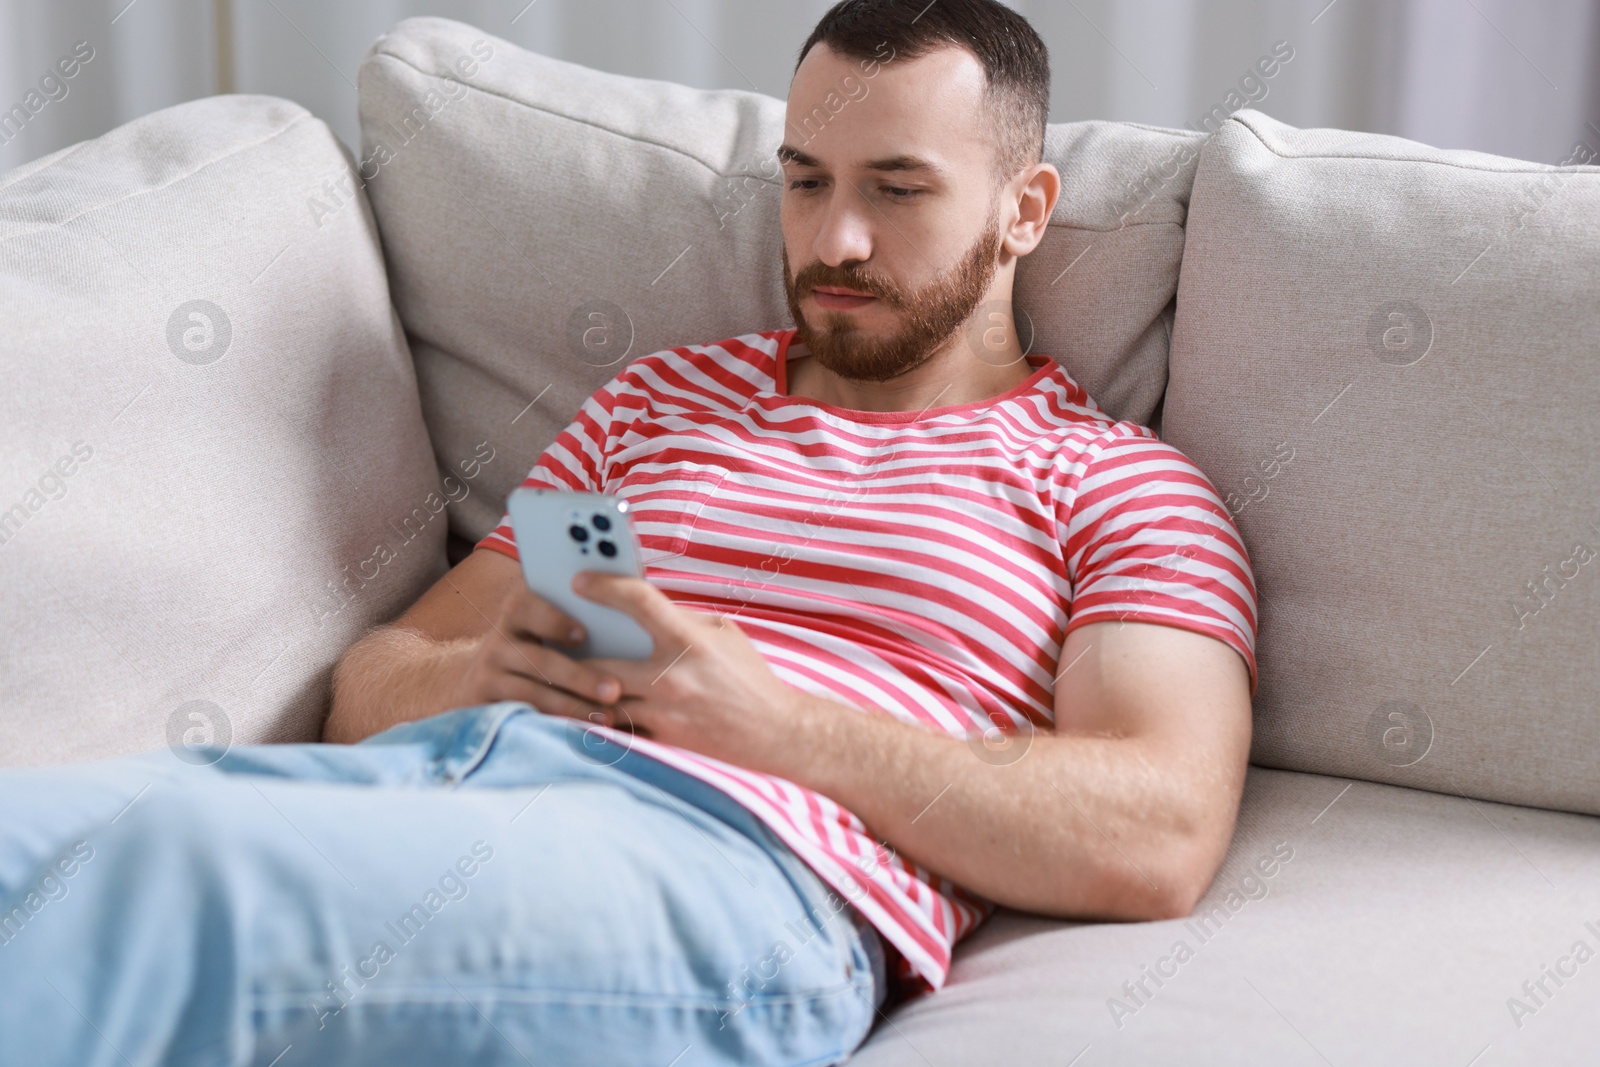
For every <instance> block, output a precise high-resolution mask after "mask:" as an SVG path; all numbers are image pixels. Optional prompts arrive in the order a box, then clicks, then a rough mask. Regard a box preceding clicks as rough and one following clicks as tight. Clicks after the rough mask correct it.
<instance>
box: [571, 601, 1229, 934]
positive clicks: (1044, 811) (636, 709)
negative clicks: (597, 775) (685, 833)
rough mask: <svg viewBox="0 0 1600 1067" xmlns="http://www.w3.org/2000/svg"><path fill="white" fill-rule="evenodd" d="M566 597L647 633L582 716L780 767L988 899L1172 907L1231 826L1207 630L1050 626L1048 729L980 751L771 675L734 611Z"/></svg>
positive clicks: (1132, 910)
mask: <svg viewBox="0 0 1600 1067" xmlns="http://www.w3.org/2000/svg"><path fill="white" fill-rule="evenodd" d="M575 588H577V589H578V590H579V592H580V594H581V595H585V596H589V597H591V598H592V599H595V600H597V601H600V602H601V603H606V604H610V605H611V606H613V607H617V608H620V609H622V610H624V611H627V612H628V613H629V614H631V615H633V616H634V617H635V618H636V619H638V620H639V621H640V622H641V624H643V625H644V626H645V628H646V629H649V630H651V632H652V634H653V635H654V636H655V638H656V655H655V656H654V657H652V659H651V660H650V661H649V662H647V663H629V662H627V661H622V660H596V661H592V663H591V665H592V666H594V667H595V668H597V669H603V670H606V671H607V672H608V673H610V674H612V675H613V676H615V677H618V678H619V679H621V680H622V683H623V692H624V696H623V698H622V700H621V701H619V702H618V704H616V705H612V706H608V707H605V708H601V707H599V706H595V707H594V708H593V709H592V715H591V717H592V718H595V719H596V721H602V716H603V721H606V722H608V723H614V724H617V725H627V724H629V723H631V724H632V725H633V726H634V727H635V728H638V729H641V730H642V731H643V732H646V733H647V735H648V736H650V737H652V738H653V739H655V740H659V741H664V742H667V743H669V744H675V745H679V746H682V747H684V748H688V749H691V750H694V751H698V752H703V753H705V754H707V755H711V756H715V757H716V758H719V759H722V760H725V761H727V762H729V763H734V764H737V765H739V766H743V767H747V768H749V769H751V770H756V771H761V772H765V773H768V774H774V775H777V776H779V777H782V778H787V779H789V780H790V781H793V782H795V783H796V784H798V785H802V786H805V787H807V788H810V789H814V790H816V791H817V792H819V793H821V794H823V795H824V796H828V797H830V798H832V799H833V800H835V801H836V802H838V803H839V804H841V805H843V806H844V807H845V808H847V809H849V810H850V811H852V812H854V813H855V814H856V815H857V816H858V817H859V818H860V819H861V820H862V821H863V822H864V823H865V824H866V825H867V826H868V828H869V830H870V831H871V832H872V833H873V834H875V835H876V836H877V837H879V838H880V839H882V840H884V841H886V842H888V844H889V845H890V846H891V847H892V848H894V849H895V851H896V852H898V853H899V854H900V855H902V856H903V857H905V858H906V859H909V860H913V861H915V862H917V863H920V864H922V865H923V866H924V867H927V868H928V869H930V870H932V871H935V872H937V873H939V874H941V875H943V876H944V877H946V878H948V879H950V880H951V881H953V882H955V883H957V884H958V885H961V886H963V887H965V888H967V889H970V890H971V891H973V892H975V893H977V894H979V895H981V896H984V897H986V898H988V899H990V900H993V901H995V902H996V903H999V904H1004V905H1006V906H1008V907H1012V908H1017V909H1020V910H1024V911H1030V912H1036V913H1041V914H1046V915H1051V916H1058V917H1062V918H1079V919H1133V920H1146V919H1165V918H1174V917H1179V916H1183V915H1187V914H1188V913H1189V912H1190V911H1191V909H1192V908H1193V906H1194V903H1195V901H1196V900H1198V899H1199V897H1200V895H1201V894H1202V893H1204V892H1205V890H1206V888H1207V886H1209V885H1210V883H1211V880H1212V878H1213V876H1214V875H1215V873H1216V870H1217V868H1218V866H1219V865H1220V864H1221V862H1222V858H1223V855H1224V854H1225V853H1226V851H1227V847H1228V843H1229V841H1230V839H1231V838H1232V834H1233V826H1234V820H1235V818H1236V816H1237V813H1238V807H1239V799H1240V796H1241V793H1242V791H1243V787H1244V775H1245V765H1246V762H1247V759H1248V754H1249V746H1250V695H1249V693H1250V690H1249V672H1248V669H1247V667H1246V665H1245V662H1244V660H1243V658H1242V657H1241V656H1240V654H1239V653H1238V652H1236V651H1235V650H1234V649H1233V648H1232V647H1230V646H1229V645H1227V644H1225V643H1224V642H1222V641H1221V640H1219V639H1216V638H1213V637H1208V636H1206V635H1204V634H1200V633H1196V632H1193V631H1190V630H1184V629H1179V628H1177V627H1173V626H1166V625H1161V624H1155V623H1138V622H1120V621H1105V622H1095V623H1090V624H1087V625H1083V626H1080V627H1078V628H1077V629H1075V630H1073V631H1072V632H1071V633H1069V634H1068V635H1067V639H1066V642H1065V646H1064V648H1063V652H1062V655H1061V664H1062V667H1061V668H1059V675H1058V677H1057V679H1056V683H1055V709H1054V710H1055V724H1056V727H1055V730H1054V732H1049V733H1046V732H1040V733H1037V734H1034V735H1032V736H1031V737H1030V736H1028V735H1022V736H1021V737H1019V738H1017V739H1016V740H1014V741H1013V744H1018V745H1026V746H1027V747H1026V750H1025V751H1024V752H1023V753H1022V755H1021V757H1020V758H1017V759H1014V760H1012V759H1009V758H1008V759H1007V760H1006V761H990V760H985V759H983V758H981V757H980V755H979V754H978V753H977V752H975V751H974V750H973V748H971V747H969V745H968V743H967V740H966V739H964V738H961V737H956V736H952V735H949V734H944V733H939V732H935V731H933V730H931V729H924V728H922V727H919V726H914V725H910V724H907V723H904V722H902V721H900V720H898V719H895V718H892V717H891V716H889V715H887V714H873V713H870V712H864V711H862V710H860V709H858V708H854V707H850V706H848V705H845V704H842V703H837V702H834V701H831V700H828V699H826V698H823V697H819V696H816V695H814V694H810V693H806V692H803V691H801V690H799V689H796V688H794V687H792V686H789V685H787V684H786V683H784V682H782V681H781V680H780V679H778V678H777V677H776V676H775V675H773V674H772V672H771V670H770V668H769V667H768V666H767V665H766V663H765V661H764V660H763V659H762V657H761V655H760V653H759V652H758V651H757V650H756V649H755V648H754V647H753V646H752V645H751V644H750V642H749V640H748V638H746V637H745V635H744V634H743V632H742V631H740V630H739V628H738V626H737V625H736V624H734V620H733V619H731V618H729V617H727V616H723V617H718V616H713V615H709V614H706V613H701V612H695V611H690V610H688V609H685V608H682V607H679V606H678V605H675V604H673V603H672V602H671V601H669V600H668V599H667V598H666V597H665V595H664V594H662V593H661V592H660V591H659V590H656V589H655V588H654V587H653V586H651V585H650V584H649V583H648V582H645V581H641V580H639V579H629V578H611V577H599V578H597V579H596V580H595V581H593V582H592V583H591V584H589V585H582V584H580V585H577V586H575Z"/></svg>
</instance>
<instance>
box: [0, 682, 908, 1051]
mask: <svg viewBox="0 0 1600 1067" xmlns="http://www.w3.org/2000/svg"><path fill="white" fill-rule="evenodd" d="M191 751H192V750H185V753H186V754H188V753H189V752H191ZM203 753H204V758H203V759H201V760H194V758H193V757H192V756H191V757H190V761H185V760H183V759H179V758H177V757H176V756H175V755H174V753H173V752H169V751H166V750H162V751H158V752H153V753H145V754H142V755H139V756H131V757H125V758H122V759H117V760H109V761H105V762H100V763H84V764H73V765H67V766H60V767H43V768H30V769H20V770H10V771H5V772H0V1063H5V1064H12V1063H18V1064H20V1063H27V1064H30V1065H38V1067H46V1065H53V1064H62V1065H72V1067H90V1065H98V1064H107V1065H112V1064H115V1065H118V1067H123V1065H130V1064H131V1065H133V1067H145V1065H147V1064H148V1065H156V1064H160V1065H180V1064H196V1065H199V1064H205V1065H208V1067H210V1065H215V1064H259V1065H262V1067H266V1065H275V1067H297V1065H305V1064H340V1065H355V1064H369V1063H370V1064H386V1065H403V1064H428V1065H430V1067H431V1065H437V1064H445V1063H448V1064H452V1065H467V1064H519V1065H520V1064H528V1063H534V1064H538V1065H540V1067H544V1065H546V1064H551V1065H584V1064H640V1065H650V1067H667V1065H668V1064H672V1065H673V1067H689V1065H691V1064H831V1063H838V1062H842V1061H843V1060H845V1059H846V1058H848V1056H849V1055H850V1053H851V1052H852V1051H853V1050H854V1049H855V1048H856V1047H857V1046H858V1045H859V1044H860V1043H861V1041H862V1040H863V1039H864V1038H865V1037H866V1035H867V1032H868V1031H869V1030H870V1029H871V1026H872V1022H873V1018H874V1015H875V1012H876V1009H877V1008H878V1006H879V1005H880V1004H882V1002H883V1000H884V991H885V987H886V983H885V976H884V956H883V946H882V944H881V943H880V941H879V939H878V934H877V933H876V932H875V931H874V930H873V929H872V928H871V927H870V926H869V925H867V924H866V922H865V920H864V919H863V918H862V917H861V915H860V913H859V912H858V911H857V910H856V909H855V907H854V906H852V905H851V904H849V903H848V902H847V901H846V900H845V899H844V898H843V897H840V896H839V895H837V894H836V893H834V892H833V891H832V890H831V889H830V888H829V887H828V886H827V885H826V884H825V883H823V882H822V881H821V879H820V878H818V877H817V875H816V874H815V873H814V872H813V871H812V870H811V869H810V868H809V867H808V866H806V864H805V863H804V862H802V861H801V860H800V859H799V857H798V856H796V855H795V854H794V852H793V851H792V850H790V849H789V847H788V846H787V845H785V844H784V843H783V842H782V841H781V840H780V839H779V838H778V837H777V836H776V835H775V834H773V833H772V831H771V830H770V829H768V828H767V827H766V826H765V825H764V824H763V823H761V822H760V821H759V820H758V819H756V818H755V817H754V816H752V815H751V814H750V813H749V812H748V811H746V810H745V809H744V808H743V807H741V806H740V805H739V804H738V803H737V802H735V801H733V800H732V799H731V798H729V797H728V796H727V795H726V794H724V793H722V792H721V791H719V790H717V789H715V788H713V787H711V786H708V785H706V784H705V783H702V782H700V781H699V780H698V779H695V778H693V777H692V776H689V775H687V774H684V773H683V772H681V771H678V770H676V769H675V768H673V767H670V766H668V765H667V764H664V763H662V762H660V761H659V760H656V759H653V758H651V757H648V756H645V755H643V754H642V753H639V752H635V751H632V750H631V749H629V748H627V747H626V746H624V745H619V744H616V743H614V742H609V741H607V740H605V739H604V738H602V737H601V736H600V735H598V734H596V733H594V732H592V731H590V730H588V729H587V726H586V724H584V723H581V722H578V721H576V720H573V719H568V718H562V717H558V716H552V715H546V714H543V713H541V712H539V711H537V710H536V709H534V708H533V707H531V706H530V705H528V704H523V703H514V702H503V703H497V704H487V705H483V706H481V707H473V708H462V709H459V710H456V711H451V712H446V713H444V714H442V715H437V716H434V717H432V718H429V719H425V720H422V721H419V722H413V723H405V724H402V725H400V726H397V727H394V728H393V729H390V730H387V731H385V732H383V733H381V734H378V735H376V736H375V737H372V738H369V739H368V740H366V741H364V742H362V743H361V744H359V745H352V746H340V745H317V744H304V745H252V746H241V747H238V748H234V749H231V750H226V751H224V750H221V749H216V750H203ZM212 761H214V762H212Z"/></svg>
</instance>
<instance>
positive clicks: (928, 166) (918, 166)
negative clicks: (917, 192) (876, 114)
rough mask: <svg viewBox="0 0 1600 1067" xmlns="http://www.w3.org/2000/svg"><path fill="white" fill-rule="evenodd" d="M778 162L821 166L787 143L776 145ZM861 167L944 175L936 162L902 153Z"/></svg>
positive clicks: (875, 160) (864, 168) (813, 158)
mask: <svg viewBox="0 0 1600 1067" xmlns="http://www.w3.org/2000/svg"><path fill="white" fill-rule="evenodd" d="M778 162H780V163H794V164H796V165H798V166H802V167H817V168H821V166H822V164H821V163H820V162H818V161H817V159H816V158H815V157H813V156H809V155H807V154H806V153H804V152H802V151H800V150H799V149H798V148H796V147H794V146H793V145H789V144H784V145H779V146H778ZM861 169H862V170H878V171H926V172H928V173H929V174H934V175H937V176H940V177H942V176H943V175H944V168H943V167H941V166H939V165H938V164H936V163H933V162H931V161H929V160H926V159H923V158H922V157H921V156H908V155H904V154H901V155H898V156H889V157H887V158H885V159H874V160H872V161H870V162H868V163H864V164H862V167H861Z"/></svg>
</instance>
